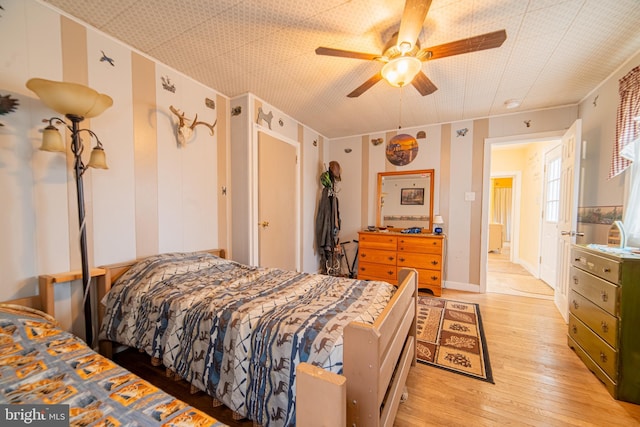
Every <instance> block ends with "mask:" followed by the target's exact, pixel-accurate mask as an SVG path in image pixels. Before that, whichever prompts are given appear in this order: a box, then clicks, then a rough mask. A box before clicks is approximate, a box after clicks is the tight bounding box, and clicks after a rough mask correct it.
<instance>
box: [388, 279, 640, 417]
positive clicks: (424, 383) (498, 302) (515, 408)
mask: <svg viewBox="0 0 640 427" xmlns="http://www.w3.org/2000/svg"><path fill="white" fill-rule="evenodd" d="M442 297H443V298H448V299H456V300H459V301H465V302H474V303H478V304H480V313H481V316H482V323H483V325H484V330H485V335H486V340H487V345H488V351H489V357H490V361H491V367H492V370H493V379H494V381H495V384H491V383H488V382H484V381H480V380H477V379H473V378H468V377H464V376H462V375H459V374H455V373H452V372H448V371H445V370H442V369H439V368H435V367H431V366H427V365H423V364H420V363H418V364H417V366H415V367H413V368H412V369H411V372H410V373H409V378H408V381H407V387H408V391H409V399H408V401H407V402H405V403H403V404H401V405H400V410H399V412H398V416H397V418H396V422H395V426H397V427H403V426H504V425H514V426H527V425H530V426H598V427H599V426H636V425H640V406H639V405H634V404H630V403H625V402H620V401H616V400H614V399H613V398H612V397H611V396H610V395H609V393H608V392H607V391H606V389H605V388H604V386H603V385H602V384H601V383H600V381H599V380H598V379H597V378H596V377H595V376H594V375H593V374H592V373H591V372H590V371H589V370H588V369H587V368H586V367H585V366H584V365H583V364H582V362H581V361H580V359H579V358H578V356H577V355H576V354H575V353H574V352H573V351H572V350H571V349H570V348H569V347H568V346H567V338H566V330H567V326H566V324H565V323H564V321H563V320H562V317H561V316H560V314H559V313H558V311H557V310H556V308H555V306H554V303H553V301H550V300H545V299H537V298H525V297H521V296H515V295H504V294H476V293H468V292H459V291H452V290H447V289H445V290H443V294H442Z"/></svg>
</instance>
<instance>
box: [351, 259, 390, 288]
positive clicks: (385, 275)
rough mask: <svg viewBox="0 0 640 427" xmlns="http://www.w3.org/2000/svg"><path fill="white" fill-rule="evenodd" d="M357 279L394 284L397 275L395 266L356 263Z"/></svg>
mask: <svg viewBox="0 0 640 427" xmlns="http://www.w3.org/2000/svg"><path fill="white" fill-rule="evenodd" d="M358 279H361V280H384V281H386V282H390V283H393V284H396V283H397V281H398V275H397V270H396V266H395V265H384V264H373V263H369V262H359V263H358Z"/></svg>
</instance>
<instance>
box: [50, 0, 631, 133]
mask: <svg viewBox="0 0 640 427" xmlns="http://www.w3.org/2000/svg"><path fill="white" fill-rule="evenodd" d="M45 1H46V2H47V3H50V4H52V5H54V6H56V7H57V8H59V9H61V10H63V11H65V12H67V13H68V14H69V15H72V16H75V17H77V18H78V19H80V20H82V21H84V22H87V23H89V24H91V25H92V26H94V27H96V28H98V29H99V30H101V31H103V32H105V33H107V34H109V35H111V36H113V37H115V38H117V39H119V40H121V41H123V42H124V43H126V44H128V45H130V46H133V47H135V48H136V49H138V50H140V51H141V52H144V53H146V54H148V55H150V56H151V57H154V58H156V59H158V60H159V61H161V62H163V63H165V64H167V65H169V66H171V67H173V68H175V69H176V70H178V71H181V72H183V73H184V74H186V75H188V76H191V77H192V78H194V79H195V80H197V81H200V82H202V83H203V84H205V85H207V86H209V87H212V88H214V89H215V90H217V91H219V92H221V93H222V94H224V95H227V96H229V97H235V96H237V95H241V94H244V93H246V92H251V93H253V94H255V95H257V96H258V97H260V98H262V99H263V100H265V101H266V102H268V103H270V104H272V105H274V106H275V107H276V108H278V109H280V110H282V111H284V112H285V113H287V114H288V115H290V116H292V117H293V118H295V119H296V120H298V121H300V122H302V123H304V124H306V125H307V126H309V127H311V128H313V129H315V130H316V131H318V132H320V133H321V134H323V135H325V136H327V137H330V138H333V137H339V136H347V135H358V134H364V133H372V132H376V131H384V130H392V129H396V128H398V126H399V125H402V126H403V127H410V126H417V125H422V124H431V123H442V122H454V121H458V120H466V119H472V118H478V117H486V116H491V115H498V114H504V113H510V112H513V111H525V110H531V109H538V108H545V107H553V106H560V105H568V104H575V103H577V102H578V101H580V100H581V99H583V98H584V97H585V96H586V95H587V94H588V93H589V92H590V91H591V90H593V89H594V88H595V87H596V86H597V85H598V84H599V83H600V82H602V81H603V80H604V79H605V78H607V77H608V76H609V75H610V74H611V73H612V72H613V71H615V70H616V69H617V68H618V67H619V66H620V65H622V64H623V63H624V61H625V60H627V59H628V58H630V57H631V56H632V55H634V54H635V53H637V52H639V51H640V25H639V23H640V0H566V1H558V0H528V1H527V0H433V2H432V5H431V8H430V10H429V13H428V15H427V18H426V20H425V22H424V25H423V28H422V32H421V34H420V38H419V40H420V43H421V45H422V46H423V47H426V46H435V45H438V44H441V43H447V42H451V41H455V40H459V39H463V38H467V37H472V36H475V35H479V34H483V33H488V32H492V31H496V30H501V29H505V30H506V32H507V40H506V41H505V42H504V44H503V45H502V46H501V47H499V48H496V49H492V50H485V51H480V52H474V53H469V54H464V55H459V56H453V57H447V58H441V59H436V60H433V61H427V62H425V63H423V65H422V69H423V71H424V72H425V74H426V75H427V76H428V77H429V78H430V79H431V80H432V81H433V82H434V83H435V85H436V86H437V87H438V90H437V91H436V92H435V93H433V94H432V95H428V96H425V97H422V96H420V95H419V93H418V92H417V91H416V90H415V89H414V88H413V87H412V86H407V87H405V88H403V89H398V88H394V87H392V86H390V85H388V84H387V83H386V82H384V81H381V82H379V83H377V84H376V85H375V86H373V88H371V89H369V90H368V91H367V92H365V93H364V94H362V95H361V96H360V97H358V98H347V96H346V95H347V94H348V93H349V92H351V91H352V90H353V89H355V88H357V87H358V86H360V84H362V83H363V82H364V81H365V80H367V79H368V78H369V77H371V76H372V75H374V74H376V73H377V72H378V71H379V70H380V68H381V66H382V64H381V63H380V62H373V61H364V60H358V59H350V58H336V57H330V56H318V55H316V54H315V49H316V47H318V46H325V47H331V48H337V49H345V50H355V51H360V52H369V53H374V54H377V53H380V52H382V50H383V47H384V45H385V43H386V41H387V40H388V39H389V38H390V37H391V35H392V34H393V33H394V32H395V31H397V30H398V27H399V23H400V17H401V16H402V11H403V7H404V2H403V1H402V0H351V1H345V0H215V1H214V0H109V1H104V0H83V1H78V0H45ZM508 99H519V100H521V102H522V104H521V106H520V107H519V108H518V109H516V110H507V109H506V107H505V105H504V103H505V101H506V100H508ZM400 107H401V108H400Z"/></svg>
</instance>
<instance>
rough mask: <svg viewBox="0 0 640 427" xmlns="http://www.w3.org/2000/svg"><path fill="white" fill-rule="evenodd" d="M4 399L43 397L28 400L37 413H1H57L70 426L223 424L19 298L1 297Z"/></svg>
mask: <svg viewBox="0 0 640 427" xmlns="http://www.w3.org/2000/svg"><path fill="white" fill-rule="evenodd" d="M0 403H3V404H10V405H11V404H14V405H25V404H29V405H41V406H35V407H34V406H29V408H37V412H38V414H37V415H38V417H36V415H35V414H34V413H33V411H35V410H36V409H33V410H31V409H29V410H25V409H24V406H16V407H15V410H14V411H12V410H11V409H12V406H7V407H5V408H3V412H2V414H1V415H0V420H5V421H8V422H10V423H12V425H16V423H18V424H20V425H23V424H24V425H28V424H30V423H31V422H34V420H36V421H38V420H43V418H42V417H45V416H49V415H52V416H57V417H58V418H57V419H58V420H59V421H60V422H62V423H63V424H64V422H65V421H68V424H67V425H69V426H89V425H91V426H105V427H106V426H114V427H115V426H120V425H121V426H140V427H142V426H176V427H177V426H184V427H187V426H191V427H205V426H215V427H222V426H224V424H222V423H220V422H218V421H216V420H215V419H213V418H212V417H210V416H208V415H207V414H205V413H203V412H201V411H199V410H198V409H195V408H193V407H190V406H188V405H187V404H186V403H184V402H182V401H180V400H178V399H176V398H174V397H172V396H170V395H168V394H167V393H164V392H163V391H162V390H159V389H158V388H156V387H154V386H153V385H151V384H149V383H148V382H146V381H144V380H142V379H140V378H139V377H137V376H135V375H133V374H132V373H130V372H128V371H126V370H125V369H123V368H121V367H119V366H118V365H116V364H115V363H113V362H112V361H111V360H109V359H107V358H105V357H103V356H101V355H99V354H97V353H96V352H94V351H93V350H91V349H90V348H89V347H87V346H86V345H85V343H84V342H83V341H81V340H80V339H78V338H77V337H75V336H74V335H72V334H70V333H68V332H66V331H63V330H62V329H60V328H59V327H58V325H57V322H56V321H55V319H53V318H52V317H51V316H49V315H47V314H45V313H43V312H42V311H39V310H36V309H33V308H29V307H25V306H22V305H14V304H0ZM53 405H61V406H57V407H54V406H53ZM62 405H68V407H67V408H68V409H66V410H63V409H62V408H64V406H62ZM18 408H20V409H18ZM60 411H62V412H60ZM8 412H11V413H12V414H14V415H11V416H9V415H8ZM27 416H29V417H27ZM17 417H27V418H22V420H23V422H20V419H19V418H17ZM60 417H62V418H60ZM11 418H13V421H10V419H11ZM51 419H56V418H51ZM34 425H35V424H34ZM39 425H42V424H39ZM56 425H60V424H59V423H58V424H56Z"/></svg>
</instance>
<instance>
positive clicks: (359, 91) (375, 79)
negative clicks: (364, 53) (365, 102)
mask: <svg viewBox="0 0 640 427" xmlns="http://www.w3.org/2000/svg"><path fill="white" fill-rule="evenodd" d="M380 80H382V74H380V73H378V74H375V75H374V76H372V77H371V78H370V79H369V80H367V81H366V82H364V83H362V84H361V85H360V86H358V87H357V88H356V89H354V90H353V92H351V93H350V94H349V95H347V96H348V97H349V98H357V97H359V96H360V95H362V94H363V93H364V92H365V91H367V90H368V89H370V88H371V87H372V86H373V85H374V84H376V83H378V82H379V81H380Z"/></svg>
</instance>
